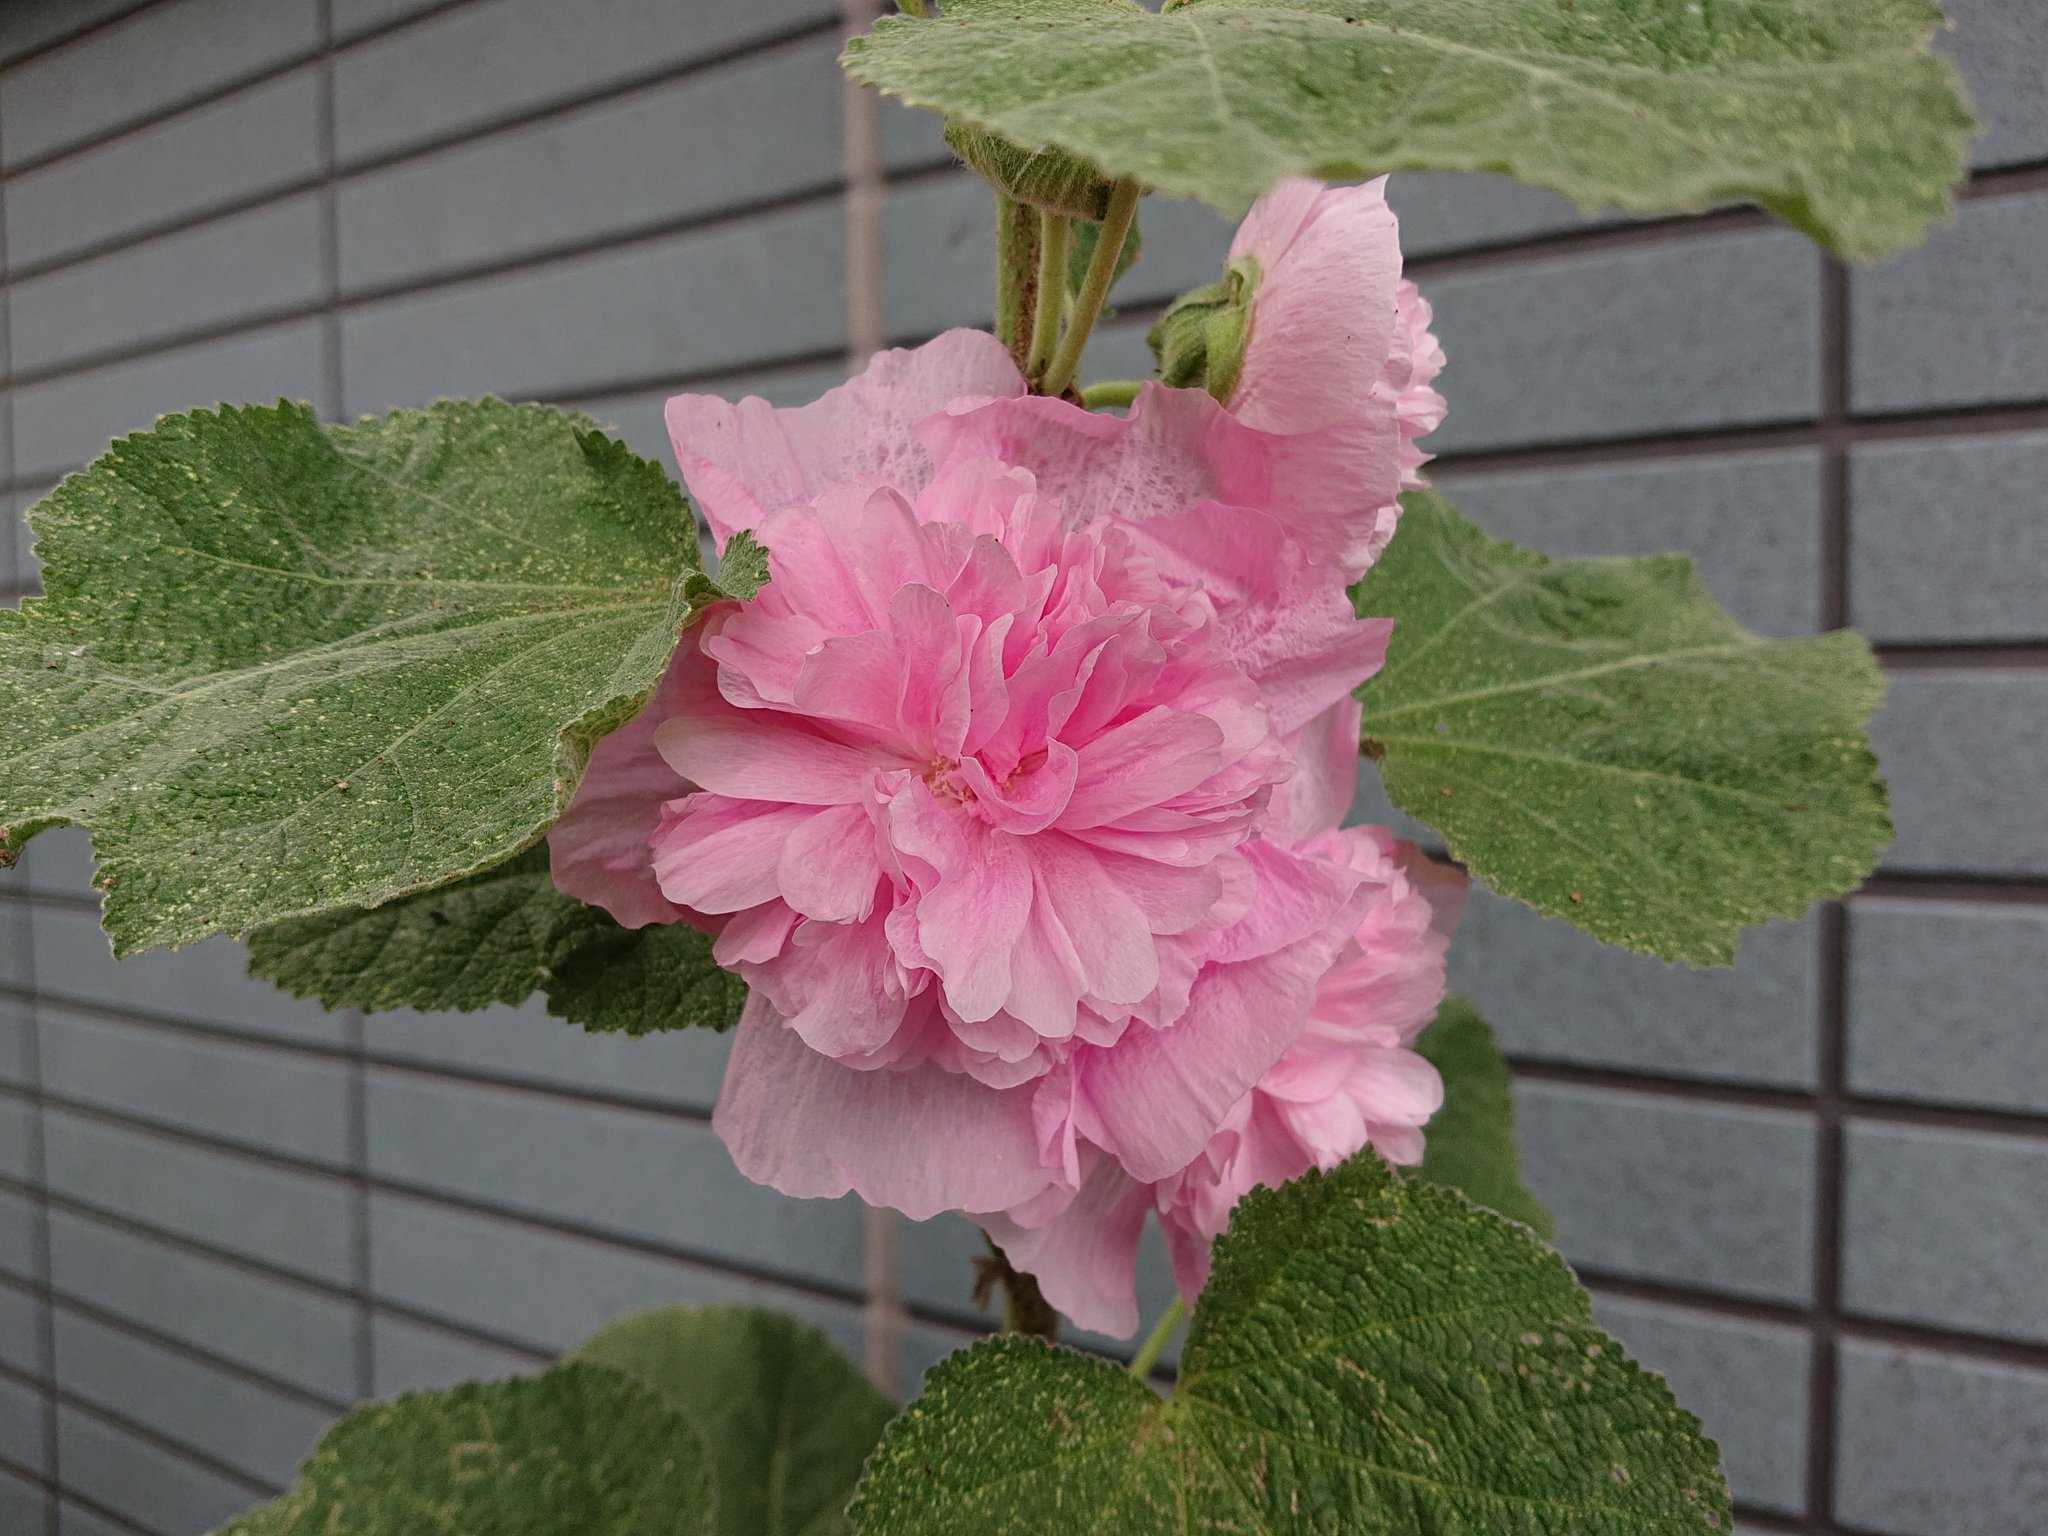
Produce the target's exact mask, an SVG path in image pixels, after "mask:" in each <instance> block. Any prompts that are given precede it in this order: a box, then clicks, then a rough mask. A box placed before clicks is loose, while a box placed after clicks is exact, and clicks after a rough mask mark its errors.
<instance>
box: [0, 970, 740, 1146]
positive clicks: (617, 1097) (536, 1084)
mask: <svg viewBox="0 0 2048 1536" xmlns="http://www.w3.org/2000/svg"><path fill="white" fill-rule="evenodd" d="M0 998H9V999H12V1000H14V1001H17V1002H20V1003H23V1004H25V1005H27V1006H29V1007H35V1006H36V1005H38V1004H45V1005H48V1006H49V1007H50V1008H52V1009H55V1010H58V1011H61V1012H64V1013H73V1014H78V1015H80V1016H82V1017H85V1018H88V1019H91V1020H94V1021H95V1022H99V1023H106V1024H113V1025H117V1026H124V1027H129V1028H135V1029H141V1030H146V1031H148V1032H150V1033H154V1034H165V1035H171V1036H174V1037H177V1038H179V1039H183V1040H186V1041H189V1042H191V1043H193V1044H195V1045H196V1044H211V1045H221V1046H226V1047H228V1048H230V1049H233V1050H242V1049H247V1050H249V1051H252V1052H256V1053H264V1052H267V1053H270V1054H272V1055H277V1056H285V1057H292V1058H296V1059H299V1060H312V1061H320V1062H326V1063H331V1064H333V1065H336V1066H343V1065H347V1064H349V1063H352V1062H361V1063H363V1064H364V1065H366V1066H373V1067H376V1068H378V1069H379V1070H380V1071H383V1072H388V1073H391V1074H394V1075H403V1076H407V1077H419V1078H427V1079H429V1080H432V1081H435V1082H452V1083H457V1084H463V1085H468V1086H475V1087H478V1088H484V1089H490V1090H496V1091H502V1092H506V1093H514V1094H520V1095H523V1096H527V1097H531V1098H539V1099H550V1100H557V1101H561V1102H564V1103H569V1104H577V1105H589V1106H591V1107H593V1108H597V1109H609V1110H619V1111H622V1112H626V1113H630V1114H639V1115H652V1116H655V1117H657V1118H659V1119H662V1120H680V1121H687V1122H689V1123H691V1124H694V1125H708V1124H710V1122H711V1111H710V1110H708V1109H705V1108H701V1107H699V1106H697V1105H694V1104H685V1103H681V1102H679V1101H677V1100H674V1099H664V1098H655V1097H652V1096H650V1095H647V1094H638V1093H633V1092H630V1091H628V1090H624V1089H609V1088H598V1087H592V1086H590V1085H589V1084H585V1083H566V1082H561V1081H558V1080H556V1079H553V1078H546V1077H534V1076H531V1075H528V1074H525V1073H520V1072H508V1071H503V1070H500V1069H498V1068H495V1067H488V1066H472V1065H469V1064H467V1063H462V1062H441V1061H427V1060H422V1059H420V1058H419V1057H415V1056H406V1055H403V1054H400V1053H393V1052H388V1051H380V1050H377V1049H374V1048H372V1049H369V1050H367V1051H364V1052H360V1053H359V1052H356V1051H354V1050H352V1049H351V1048H350V1047H349V1046H348V1045H346V1044H345V1043H342V1042H338V1041H324V1040H294V1039H290V1038H287V1037H284V1036H279V1035H272V1034H265V1033H261V1032H259V1031H257V1030H255V1029H253V1028H250V1027H248V1026H244V1025H238V1024H205V1023H201V1022H199V1021H197V1020H195V1019H191V1018H179V1017H176V1016H174V1015H162V1014H150V1013H143V1012H139V1011H133V1010H129V1009H124V1008H120V1007H117V1006H114V1005H112V1004H108V1003H104V1002H97V1001H93V1000H91V999H80V1000H73V999H72V998H69V997H67V996H65V995H64V994H62V993H60V992H52V991H51V990H49V988H48V987H47V986H45V987H41V988H38V989H36V990H34V991H30V990H28V989H26V988H21V987H15V986H11V985H8V984H5V983H0ZM371 1017H375V1015H371ZM559 1022H560V1027H561V1028H563V1029H565V1030H573V1029H575V1028H577V1026H576V1025H574V1024H570V1023H568V1022H566V1021H559ZM422 1027H423V1028H427V1029H430V1028H431V1027H432V1026H431V1025H424V1026H422ZM20 1092H23V1090H19V1089H15V1088H13V1087H10V1086H9V1085H7V1084H5V1083H0V1096H7V1095H10V1094H18V1093H20ZM43 1092H44V1096H45V1097H47V1098H50V1099H52V1100H53V1101H54V1100H55V1099H56V1097H57V1096H56V1095H54V1094H51V1093H49V1092H48V1090H47V1088H45V1089H44V1090H43ZM110 1113H112V1111H110ZM151 1123H152V1124H156V1123H158V1122H154V1121H152V1122H151ZM237 1145H238V1146H246V1145H247V1144H243V1143H238V1144H237ZM254 1150H256V1151H258V1152H260V1153H261V1154H262V1155H264V1156H271V1155H273V1154H272V1153H270V1152H269V1151H268V1150H267V1149H263V1148H256V1149H254ZM314 1166H316V1167H319V1168H321V1169H328V1168H332V1167H338V1166H340V1165H339V1164H315V1165H314Z"/></svg>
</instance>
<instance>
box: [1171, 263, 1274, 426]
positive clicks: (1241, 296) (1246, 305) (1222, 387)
mask: <svg viewBox="0 0 2048 1536" xmlns="http://www.w3.org/2000/svg"><path fill="white" fill-rule="evenodd" d="M1258 287H1259V263H1258V258H1257V257H1254V256H1240V257H1238V258H1237V259H1236V260H1235V261H1233V262H1231V263H1230V265H1229V267H1228V268H1227V269H1226V270H1225V272H1224V274H1223V277H1222V280H1221V281H1219V282H1214V283H1204V284H1203V285H1202V286H1201V287H1199V288H1191V289H1189V290H1188V291H1187V292H1186V293H1184V294H1182V295H1181V296H1180V297H1179V298H1178V299H1176V300H1174V302H1173V305H1172V307H1171V308H1169V309H1168V310H1167V311H1166V313H1165V314H1163V315H1161V316H1160V317H1159V319H1158V321H1157V322H1156V323H1155V324H1154V325H1153V327H1152V329H1151V331H1150V332H1148V333H1147V335H1146V337H1145V339H1146V341H1147V342H1149V343H1150V344H1151V347H1152V355H1153V356H1154V357H1155V358H1157V359H1158V360H1159V380H1160V382H1161V383H1162V384H1166V385H1168V386H1169V387H1171V388H1174V389H1193V388H1198V387H1199V388H1202V389H1206V390H1207V391H1208V392H1209V393H1210V394H1212V395H1214V396H1215V397H1216V398H1217V399H1218V400H1221V401H1223V402H1224V403H1226V404H1227V403H1229V400H1230V396H1231V394H1232V392H1233V391H1234V390H1236V388H1237V380H1238V375H1239V374H1240V373H1242V372H1243V371H1244V353H1245V346H1246V344H1247V343H1248V342H1249V341H1250V340H1251V331H1252V298H1253V295H1254V294H1256V293H1257V292H1258Z"/></svg>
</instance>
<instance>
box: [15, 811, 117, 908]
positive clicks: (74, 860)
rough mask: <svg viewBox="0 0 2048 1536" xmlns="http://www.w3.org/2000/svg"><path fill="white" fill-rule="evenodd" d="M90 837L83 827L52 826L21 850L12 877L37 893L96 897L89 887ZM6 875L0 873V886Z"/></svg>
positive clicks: (91, 863) (91, 864)
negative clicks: (19, 859) (25, 883)
mask: <svg viewBox="0 0 2048 1536" xmlns="http://www.w3.org/2000/svg"><path fill="white" fill-rule="evenodd" d="M92 871H93V859H92V838H91V836H90V834H88V833H87V832H86V830H85V828H83V827H52V828H50V830H49V831H47V832H43V833H39V834H37V836H36V837H35V838H34V839H32V840H31V841H30V843H29V845H28V847H27V848H26V849H25V850H24V851H23V852H22V855H21V862H20V863H18V864H16V865H15V866H14V871H13V875H12V878H14V879H16V880H25V881H26V882H27V883H28V888H29V889H30V890H31V891H34V892H35V893H36V894H37V895H39V896H78V897H84V898H86V899H88V900H94V899H97V898H95V897H94V895H93V889H92ZM9 878H10V877H9V876H7V875H0V890H5V889H7V886H6V884H5V882H6V881H7V880H8V879H9Z"/></svg>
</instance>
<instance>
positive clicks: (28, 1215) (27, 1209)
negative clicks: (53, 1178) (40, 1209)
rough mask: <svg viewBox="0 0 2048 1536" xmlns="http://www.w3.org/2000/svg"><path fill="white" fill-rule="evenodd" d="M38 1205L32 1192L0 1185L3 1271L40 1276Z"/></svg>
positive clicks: (17, 1276)
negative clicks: (38, 1272) (4, 1187)
mask: <svg viewBox="0 0 2048 1536" xmlns="http://www.w3.org/2000/svg"><path fill="white" fill-rule="evenodd" d="M36 1225H37V1222H36V1208H35V1204H34V1202H33V1201H31V1200H30V1199H29V1198H28V1196H26V1195H22V1194H17V1193H15V1191H13V1190H11V1189H0V1274H4V1275H8V1276H11V1277H12V1278H14V1279H16V1280H21V1281H26V1282H29V1283H33V1282H34V1281H35V1278H36V1246H37V1240H36Z"/></svg>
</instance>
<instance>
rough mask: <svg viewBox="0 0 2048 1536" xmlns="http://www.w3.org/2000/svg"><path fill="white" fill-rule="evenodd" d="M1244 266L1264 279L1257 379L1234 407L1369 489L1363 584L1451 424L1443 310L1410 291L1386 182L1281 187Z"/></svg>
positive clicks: (1248, 242) (1264, 203)
mask: <svg viewBox="0 0 2048 1536" xmlns="http://www.w3.org/2000/svg"><path fill="white" fill-rule="evenodd" d="M1230 259H1231V260H1232V261H1233V262H1241V261H1244V260H1247V259H1249V260H1250V261H1251V262H1254V263H1256V265H1257V268H1258V282H1257V286H1256V288H1255V289H1254V291H1253V295H1252V301H1251V324H1250V330H1249V334H1248V335H1247V337H1246V341H1245V352H1244V361H1243V365H1242V367H1241V368H1240V370H1239V372H1238V375H1237V382H1236V384H1235V386H1234V387H1233V388H1232V390H1231V392H1230V400H1229V402H1228V404H1229V407H1230V410H1231V413H1232V414H1233V415H1235V416H1236V417H1237V419H1238V420H1240V421H1242V422H1243V423H1244V424H1245V425H1246V426H1249V427H1252V428H1254V429H1256V430H1258V431H1260V432H1264V433H1270V434H1275V435H1280V436H1286V437H1290V438H1295V439H1298V441H1297V442H1296V444H1295V452H1296V453H1297V454H1300V455H1302V456H1304V457H1312V458H1314V459H1315V460H1316V461H1318V462H1319V463H1320V464H1321V465H1322V466H1323V472H1324V473H1325V474H1327V475H1328V476H1329V477H1330V479H1331V480H1332V481H1333V482H1345V481H1348V482H1349V483H1350V484H1353V485H1355V486H1358V487H1361V488H1369V489H1370V492H1371V494H1372V495H1373V497H1374V502H1373V515H1372V516H1371V517H1370V518H1368V519H1365V520H1363V521H1362V522H1360V523H1358V524H1356V525H1355V526H1357V527H1358V528H1359V530H1360V533H1361V539H1360V542H1359V543H1358V544H1357V545H1356V546H1355V547H1354V548H1352V549H1351V550H1350V551H1348V552H1347V556H1346V559H1345V564H1346V567H1347V569H1349V570H1351V571H1352V572H1353V574H1354V575H1356V574H1358V573H1362V572H1363V571H1364V569H1365V567H1366V566H1367V565H1370V564H1371V563H1372V561H1373V560H1374V559H1376V558H1378V556H1379V553H1380V551H1381V550H1382V549H1384V548H1385V547H1386V543H1387V540H1389V539H1391V538H1392V537H1393V533H1394V524H1395V522H1396V520H1397V519H1398V518H1399V516H1400V507H1399V504H1398V502H1396V500H1395V495H1396V492H1397V491H1399V490H1414V489H1416V488H1418V487H1420V486H1421V485H1422V484H1423V480H1422V477H1421V474H1420V471H1421V468H1422V466H1423V465H1424V464H1426V463H1427V462H1428V461H1429V455H1427V454H1425V453H1424V452H1422V450H1421V449H1420V448H1419V447H1418V446H1416V441H1415V440H1416V439H1417V438H1419V437H1422V436H1423V435H1425V434H1426V433H1429V432H1431V431H1434V430H1435V429H1436V428H1437V427H1439V426H1441V425H1442V424H1443V419H1444V398H1443V396H1442V395H1440V394H1438V393H1437V392H1436V390H1435V389H1434V388H1432V387H1431V383H1432V381H1433V380H1434V379H1435V378H1436V376H1437V374H1438V373H1439V372H1441V371H1442V369H1443V365H1444V354H1443V348H1442V347H1441V346H1439V345H1438V343H1437V340H1436V338H1435V337H1434V336H1433V335H1431V334H1430V330H1429V323H1430V308H1429V304H1428V303H1427V301H1425V300H1424V299H1423V297H1422V295H1421V293H1420V292H1418V291H1417V289H1416V287H1415V285H1414V284H1413V283H1411V282H1407V281H1405V280H1404V279H1403V278H1402V277H1401V245H1400V228H1399V223H1398V221H1397V220H1396V219H1395V217H1394V213H1393V210H1392V209H1390V208H1389V207H1388V206H1387V200H1386V178H1385V177H1384V176H1382V177H1380V178H1379V179H1378V180H1376V181H1369V182H1366V183H1364V184H1363V185H1361V186H1351V187H1329V186H1325V185H1324V184H1323V183H1321V182H1319V181H1311V180H1309V179H1307V178H1305V177H1290V178H1288V179H1287V180H1285V181H1282V182H1280V183H1279V184H1278V185H1276V186H1275V187H1274V188H1273V189H1272V190H1271V191H1270V192H1268V193H1267V194H1266V195H1265V196H1264V197H1262V198H1260V199H1259V200H1258V202H1256V203H1255V204H1253V205H1252V210H1251V212H1250V213H1249V214H1247V215H1246V216H1245V221H1244V223H1243V225H1241V226H1240V227H1239V229H1238V232H1237V238H1236V239H1235V240H1234V241H1233V242H1232V244H1231V247H1230Z"/></svg>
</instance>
